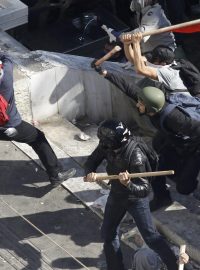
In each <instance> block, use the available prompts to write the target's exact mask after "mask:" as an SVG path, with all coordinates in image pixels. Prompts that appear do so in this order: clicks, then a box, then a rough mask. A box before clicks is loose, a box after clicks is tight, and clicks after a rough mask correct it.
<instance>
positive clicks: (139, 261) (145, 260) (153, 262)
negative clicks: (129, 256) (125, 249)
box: [132, 247, 193, 270]
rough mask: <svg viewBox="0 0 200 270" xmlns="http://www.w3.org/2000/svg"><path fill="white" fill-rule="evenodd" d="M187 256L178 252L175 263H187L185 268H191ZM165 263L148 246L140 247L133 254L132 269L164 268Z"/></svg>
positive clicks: (163, 269) (149, 269) (152, 269)
mask: <svg viewBox="0 0 200 270" xmlns="http://www.w3.org/2000/svg"><path fill="white" fill-rule="evenodd" d="M188 261H189V256H188V255H187V254H186V253H182V254H180V256H179V258H178V261H177V263H181V264H187V270H192V269H193V268H192V266H191V265H189V264H188ZM165 269H166V268H165V265H164V264H163V262H162V261H161V259H160V257H159V256H158V254H157V253H155V252H154V251H153V250H152V249H150V248H147V247H146V248H141V249H139V250H137V251H136V253H135V254H134V256H133V265H132V270H165Z"/></svg>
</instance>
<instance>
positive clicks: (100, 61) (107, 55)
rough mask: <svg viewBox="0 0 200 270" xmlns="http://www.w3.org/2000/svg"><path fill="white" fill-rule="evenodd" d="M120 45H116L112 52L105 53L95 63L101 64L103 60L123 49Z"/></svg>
mask: <svg viewBox="0 0 200 270" xmlns="http://www.w3.org/2000/svg"><path fill="white" fill-rule="evenodd" d="M121 49H122V48H121V47H120V46H115V47H114V48H113V49H112V50H111V51H110V52H108V53H107V54H105V55H104V56H103V57H102V58H100V59H98V60H97V61H96V63H95V65H96V66H100V65H101V64H102V63H103V62H105V61H107V60H108V59H109V58H111V57H112V56H113V55H114V54H115V53H117V52H119V51H121Z"/></svg>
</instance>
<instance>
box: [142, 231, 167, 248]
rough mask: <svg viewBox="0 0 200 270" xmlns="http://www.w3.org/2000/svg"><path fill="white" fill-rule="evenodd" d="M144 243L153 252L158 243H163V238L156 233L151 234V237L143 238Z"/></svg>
mask: <svg viewBox="0 0 200 270" xmlns="http://www.w3.org/2000/svg"><path fill="white" fill-rule="evenodd" d="M144 241H145V242H146V244H147V245H148V246H149V247H150V248H152V249H153V250H154V249H155V247H156V246H158V244H159V243H160V241H163V237H162V236H161V235H160V234H159V233H158V232H155V233H152V235H149V236H148V237H145V238H144Z"/></svg>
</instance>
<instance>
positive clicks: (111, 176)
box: [96, 170, 174, 181]
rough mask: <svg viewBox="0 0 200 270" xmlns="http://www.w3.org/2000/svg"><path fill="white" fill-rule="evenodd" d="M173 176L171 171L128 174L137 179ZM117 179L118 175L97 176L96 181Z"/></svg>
mask: <svg viewBox="0 0 200 270" xmlns="http://www.w3.org/2000/svg"><path fill="white" fill-rule="evenodd" d="M172 174H174V171H173V170H169V171H157V172H144V173H129V178H138V177H153V176H161V175H172ZM117 179H119V175H106V174H105V175H98V174H97V177H96V181H102V180H117Z"/></svg>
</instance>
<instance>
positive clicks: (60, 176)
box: [50, 168, 76, 188]
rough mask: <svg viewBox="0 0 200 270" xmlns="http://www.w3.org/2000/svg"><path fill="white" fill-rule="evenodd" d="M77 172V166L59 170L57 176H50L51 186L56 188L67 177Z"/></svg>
mask: <svg viewBox="0 0 200 270" xmlns="http://www.w3.org/2000/svg"><path fill="white" fill-rule="evenodd" d="M75 174H76V169H75V168H71V169H69V170H68V171H65V172H59V173H58V176H57V177H51V178H50V182H51V186H52V187H53V188H55V187H57V186H59V185H60V184H62V183H63V182H64V181H66V180H67V179H69V178H71V177H73V176H74V175H75Z"/></svg>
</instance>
